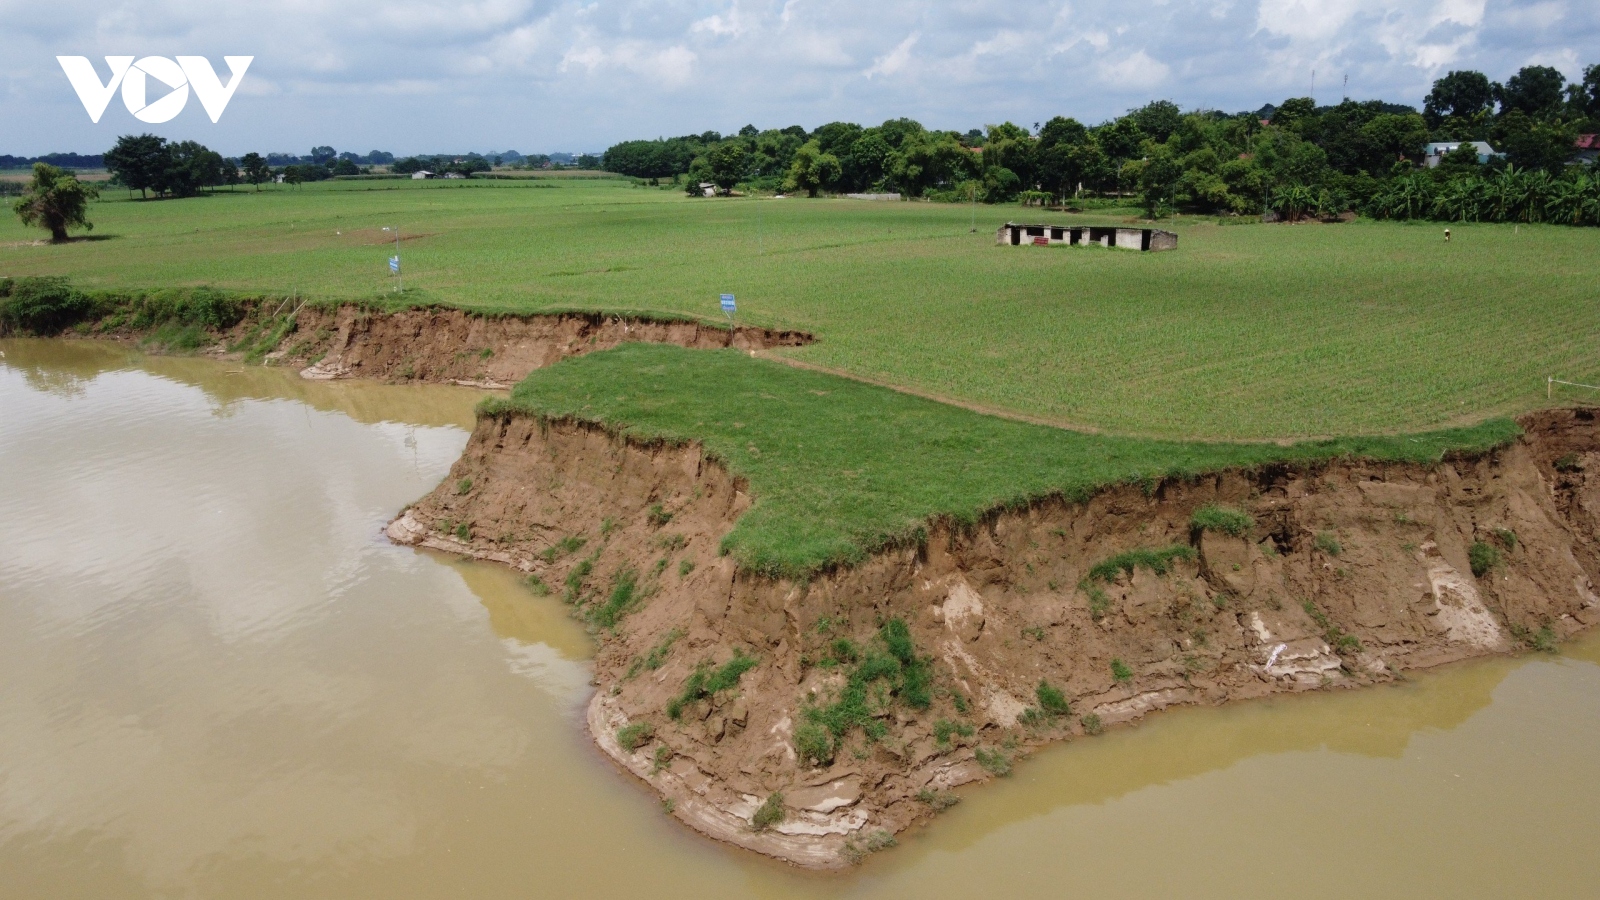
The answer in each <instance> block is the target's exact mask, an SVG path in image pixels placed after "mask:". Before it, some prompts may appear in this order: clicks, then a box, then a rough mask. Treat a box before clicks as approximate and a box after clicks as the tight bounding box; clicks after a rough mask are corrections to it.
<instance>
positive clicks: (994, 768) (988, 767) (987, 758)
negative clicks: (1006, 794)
mask: <svg viewBox="0 0 1600 900" xmlns="http://www.w3.org/2000/svg"><path fill="white" fill-rule="evenodd" d="M977 757H978V765H980V766H982V767H983V770H984V771H985V772H988V773H989V774H990V775H993V776H995V777H996V778H1004V777H1006V776H1007V775H1010V774H1011V757H1009V756H1007V755H1006V754H1005V751H1004V750H999V749H994V750H990V749H987V748H985V747H979V748H978V751H977Z"/></svg>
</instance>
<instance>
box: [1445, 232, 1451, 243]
mask: <svg viewBox="0 0 1600 900" xmlns="http://www.w3.org/2000/svg"><path fill="white" fill-rule="evenodd" d="M1444 242H1445V243H1446V244H1448V243H1450V229H1448V228H1446V229H1445V230H1444Z"/></svg>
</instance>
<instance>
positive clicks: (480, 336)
mask: <svg viewBox="0 0 1600 900" xmlns="http://www.w3.org/2000/svg"><path fill="white" fill-rule="evenodd" d="M295 330H296V334H295V335H293V336H291V337H290V338H288V339H286V340H285V342H284V350H283V353H284V355H285V356H290V354H291V352H292V359H286V360H285V361H286V362H289V361H295V360H310V359H315V360H316V362H315V363H314V364H312V365H310V366H309V367H308V368H306V369H305V371H303V372H302V373H301V374H302V375H304V376H305V377H307V378H316V379H329V378H348V377H357V376H360V377H366V378H378V379H382V380H385V381H396V380H400V381H409V380H418V381H430V382H453V383H458V384H479V385H484V386H486V387H500V388H509V387H510V386H511V385H513V384H515V383H516V382H518V381H521V380H522V379H523V378H524V377H526V376H527V374H528V373H529V372H532V371H533V370H534V369H539V368H543V367H544V366H548V365H550V364H551V363H554V362H557V361H559V360H562V359H565V358H567V357H569V356H580V355H582V354H584V353H591V352H593V351H596V350H607V349H610V348H612V347H615V346H617V345H618V344H621V343H625V342H628V341H639V342H645V343H665V344H677V345H678V346H680V347H688V348H690V349H696V350H714V349H721V348H725V347H734V348H737V349H740V350H766V349H770V348H773V347H798V346H802V345H804V344H808V343H810V342H811V337H810V335H807V334H805V333H803V332H797V331H769V330H767V329H764V328H750V327H745V326H739V327H736V328H716V327H712V326H708V325H702V324H700V323H698V322H656V321H648V320H640V319H623V318H618V317H615V316H601V315H588V314H578V313H564V314H559V315H545V316H537V315H536V316H483V315H477V314H474V313H468V312H464V311H462V310H459V309H409V310H401V311H399V312H393V313H372V312H367V311H364V310H360V309H357V308H355V307H350V306H345V307H341V308H339V309H338V310H336V311H330V310H320V309H319V310H302V311H301V313H300V314H299V315H298V316H297V317H296V324H295ZM307 339H309V342H307Z"/></svg>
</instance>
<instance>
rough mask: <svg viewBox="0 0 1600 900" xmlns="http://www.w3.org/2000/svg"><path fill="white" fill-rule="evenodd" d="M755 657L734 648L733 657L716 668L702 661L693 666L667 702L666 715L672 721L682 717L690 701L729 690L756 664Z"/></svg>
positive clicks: (698, 700)
mask: <svg viewBox="0 0 1600 900" xmlns="http://www.w3.org/2000/svg"><path fill="white" fill-rule="evenodd" d="M756 662H757V660H756V658H755V657H754V656H748V655H746V654H745V652H744V651H743V650H735V651H734V652H733V658H732V659H730V660H728V661H727V662H725V663H723V664H722V665H721V666H719V667H717V668H712V667H711V666H709V665H706V664H704V663H702V664H701V665H698V666H695V669H694V671H693V672H690V673H689V677H688V678H686V679H684V682H683V690H682V691H681V692H680V693H679V694H678V696H676V697H673V698H672V699H671V700H670V701H668V702H667V716H668V717H669V718H671V719H673V720H674V721H676V720H677V719H680V718H682V717H683V711H684V709H685V708H687V707H688V706H689V705H690V704H692V703H698V702H700V701H701V700H704V699H706V698H707V697H711V696H714V695H716V694H720V693H722V692H723V691H726V690H731V689H733V688H734V687H736V686H737V685H738V684H739V678H740V676H742V675H744V673H746V672H748V671H750V670H751V669H753V668H755V666H756Z"/></svg>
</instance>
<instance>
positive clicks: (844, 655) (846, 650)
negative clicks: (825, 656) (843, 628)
mask: <svg viewBox="0 0 1600 900" xmlns="http://www.w3.org/2000/svg"><path fill="white" fill-rule="evenodd" d="M828 650H829V651H830V652H832V653H833V658H834V659H836V660H838V661H839V662H841V663H844V664H846V665H848V664H850V663H854V662H858V661H860V659H861V648H860V647H857V646H856V642H855V641H852V640H850V639H849V638H846V637H842V638H835V639H834V641H833V643H832V644H829V645H828Z"/></svg>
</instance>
